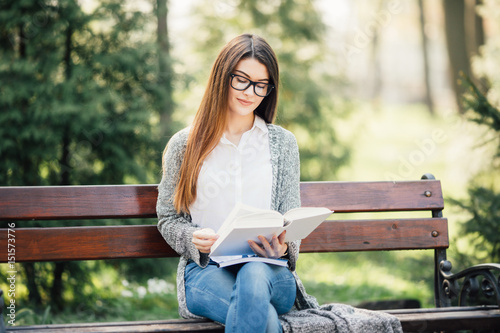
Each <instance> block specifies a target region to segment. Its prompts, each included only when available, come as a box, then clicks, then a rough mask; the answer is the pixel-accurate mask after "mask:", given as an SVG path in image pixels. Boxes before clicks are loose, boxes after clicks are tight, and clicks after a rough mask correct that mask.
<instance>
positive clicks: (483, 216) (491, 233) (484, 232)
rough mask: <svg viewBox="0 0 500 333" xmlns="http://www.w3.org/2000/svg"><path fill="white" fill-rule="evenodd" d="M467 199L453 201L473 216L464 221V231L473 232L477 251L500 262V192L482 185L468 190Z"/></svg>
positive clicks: (472, 242) (472, 243) (473, 241)
mask: <svg viewBox="0 0 500 333" xmlns="http://www.w3.org/2000/svg"><path fill="white" fill-rule="evenodd" d="M468 194H469V198H468V199H467V201H465V202H464V201H458V200H454V201H453V203H454V204H456V205H458V206H459V207H461V208H462V209H463V210H465V211H466V212H467V213H468V214H469V215H470V216H471V218H470V219H468V220H467V221H465V222H464V224H463V231H464V232H465V233H466V234H471V235H472V236H473V237H471V245H472V246H474V247H475V249H476V253H485V254H486V257H487V259H488V260H491V261H493V262H500V233H499V232H498V230H499V229H500V193H496V192H495V191H493V190H492V189H488V188H485V187H482V186H473V187H470V188H469V190H468Z"/></svg>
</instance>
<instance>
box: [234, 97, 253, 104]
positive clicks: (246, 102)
mask: <svg viewBox="0 0 500 333" xmlns="http://www.w3.org/2000/svg"><path fill="white" fill-rule="evenodd" d="M237 100H238V101H239V102H240V103H241V104H243V105H244V106H249V105H252V104H253V102H250V101H246V100H244V99H240V98H237Z"/></svg>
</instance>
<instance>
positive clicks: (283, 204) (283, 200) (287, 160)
mask: <svg viewBox="0 0 500 333" xmlns="http://www.w3.org/2000/svg"><path fill="white" fill-rule="evenodd" d="M279 165H280V170H281V171H280V173H279V179H280V181H279V182H278V197H279V203H278V211H279V212H280V213H282V214H284V213H286V212H287V211H289V210H290V209H293V208H297V207H300V205H301V204H300V157H299V147H298V145H297V140H296V139H295V136H294V135H293V134H292V133H291V132H289V131H287V130H283V141H282V145H281V153H280V160H279ZM299 248H300V240H297V241H294V242H289V243H288V256H287V257H288V258H287V259H288V265H289V268H290V270H291V271H294V270H295V267H296V263H297V259H298V257H299Z"/></svg>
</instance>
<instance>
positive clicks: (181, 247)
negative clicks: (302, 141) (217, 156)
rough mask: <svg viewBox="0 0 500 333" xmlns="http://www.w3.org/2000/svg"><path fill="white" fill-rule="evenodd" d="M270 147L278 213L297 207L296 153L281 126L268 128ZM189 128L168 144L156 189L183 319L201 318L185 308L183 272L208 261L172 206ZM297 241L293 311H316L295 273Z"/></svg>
mask: <svg viewBox="0 0 500 333" xmlns="http://www.w3.org/2000/svg"><path fill="white" fill-rule="evenodd" d="M267 127H268V129H269V146H270V151H271V165H272V173H273V184H272V195H271V200H272V202H271V209H273V210H276V211H278V212H280V213H282V214H283V213H285V212H287V211H288V210H290V209H292V208H296V207H300V187H299V185H300V184H299V183H300V165H299V149H298V146H297V141H296V139H295V137H294V135H293V134H292V133H291V132H289V131H287V130H285V129H283V128H282V127H280V126H277V125H272V124H268V125H267ZM188 134H189V128H186V129H184V130H182V131H180V132H178V133H176V134H175V135H174V136H173V137H172V138H171V139H170V141H169V143H168V144H167V150H166V152H165V155H164V156H163V158H164V170H163V177H162V180H161V182H160V184H159V186H158V201H157V205H156V212H157V214H158V230H159V231H160V233H161V234H162V236H163V238H164V239H165V240H166V242H167V243H168V244H169V245H170V246H171V247H172V248H173V249H174V250H175V251H176V252H177V253H178V254H179V255H180V256H181V258H180V261H179V266H178V270H177V298H178V301H179V314H180V315H181V316H182V317H184V318H200V317H198V316H196V315H194V314H192V313H191V312H189V310H188V308H187V305H186V294H185V288H184V270H185V267H186V264H187V261H188V260H189V259H191V260H193V261H194V262H196V263H197V264H198V265H199V266H200V267H206V266H207V264H208V262H209V260H210V258H209V257H208V255H206V254H203V253H200V252H199V251H198V250H197V249H196V248H195V247H194V244H193V243H192V242H191V239H192V237H193V232H194V231H195V230H198V229H199V228H200V227H199V226H197V225H196V224H194V223H193V222H192V221H191V216H190V215H189V214H183V213H182V214H177V212H176V210H175V208H174V206H173V194H174V190H175V187H176V184H177V181H178V175H179V170H180V166H181V162H182V159H183V157H184V153H185V150H186V143H187V138H188ZM299 246H300V241H297V242H291V243H289V244H288V256H289V258H288V259H289V264H288V267H289V269H290V270H291V271H292V273H293V275H294V277H295V279H296V281H297V296H296V299H295V306H294V307H295V308H296V309H298V310H301V309H308V308H318V303H317V301H316V299H315V298H314V297H312V296H310V295H307V294H306V292H305V289H304V286H303V284H302V282H301V281H300V279H299V277H298V276H297V274H296V272H295V265H296V262H297V259H298V255H299Z"/></svg>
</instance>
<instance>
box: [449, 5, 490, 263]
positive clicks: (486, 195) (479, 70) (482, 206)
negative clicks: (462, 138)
mask: <svg viewBox="0 0 500 333" xmlns="http://www.w3.org/2000/svg"><path fill="white" fill-rule="evenodd" d="M479 11H480V14H481V15H482V16H483V17H484V18H485V20H488V21H489V24H490V28H491V29H493V30H492V31H495V30H494V29H497V30H498V29H500V5H499V4H498V2H495V1H487V2H485V3H484V4H483V5H481V6H480V7H479ZM499 55H500V39H498V38H495V37H494V36H492V37H491V38H488V39H487V40H486V44H485V45H484V46H483V47H481V51H480V55H479V56H477V57H475V58H473V60H474V62H473V64H474V66H473V68H474V70H475V74H476V77H478V78H480V79H481V80H480V81H479V83H480V84H482V83H484V86H483V87H481V88H480V85H479V84H478V83H476V82H474V81H472V80H471V79H470V78H468V77H467V76H465V75H464V76H463V80H462V83H463V87H464V90H465V93H464V95H463V96H462V101H463V105H464V109H465V110H467V111H468V112H467V113H466V115H467V116H468V118H469V119H470V120H471V121H474V122H476V123H478V124H480V125H482V126H483V127H484V128H485V129H486V133H485V134H484V135H483V136H482V142H481V143H482V144H483V145H489V146H490V147H492V150H493V151H494V154H493V156H492V157H491V158H486V159H485V161H484V167H483V169H482V170H481V172H479V173H478V174H477V175H476V176H475V177H474V178H473V180H472V181H471V182H470V184H469V186H468V187H469V188H468V194H469V197H468V198H467V199H465V200H458V199H455V200H453V202H454V203H455V204H456V205H458V206H459V207H461V208H462V209H463V210H464V211H465V212H466V213H468V214H467V215H468V216H469V217H468V219H467V220H466V221H464V223H463V230H464V232H465V233H467V234H468V235H469V236H470V237H469V239H470V240H471V243H472V244H473V245H474V249H475V252H474V254H475V255H476V256H481V258H478V259H481V260H484V259H487V260H488V261H494V262H498V261H499V260H500V236H499V233H498V230H500V178H499V176H500V65H499V63H498V57H499ZM483 91H484V92H483Z"/></svg>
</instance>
